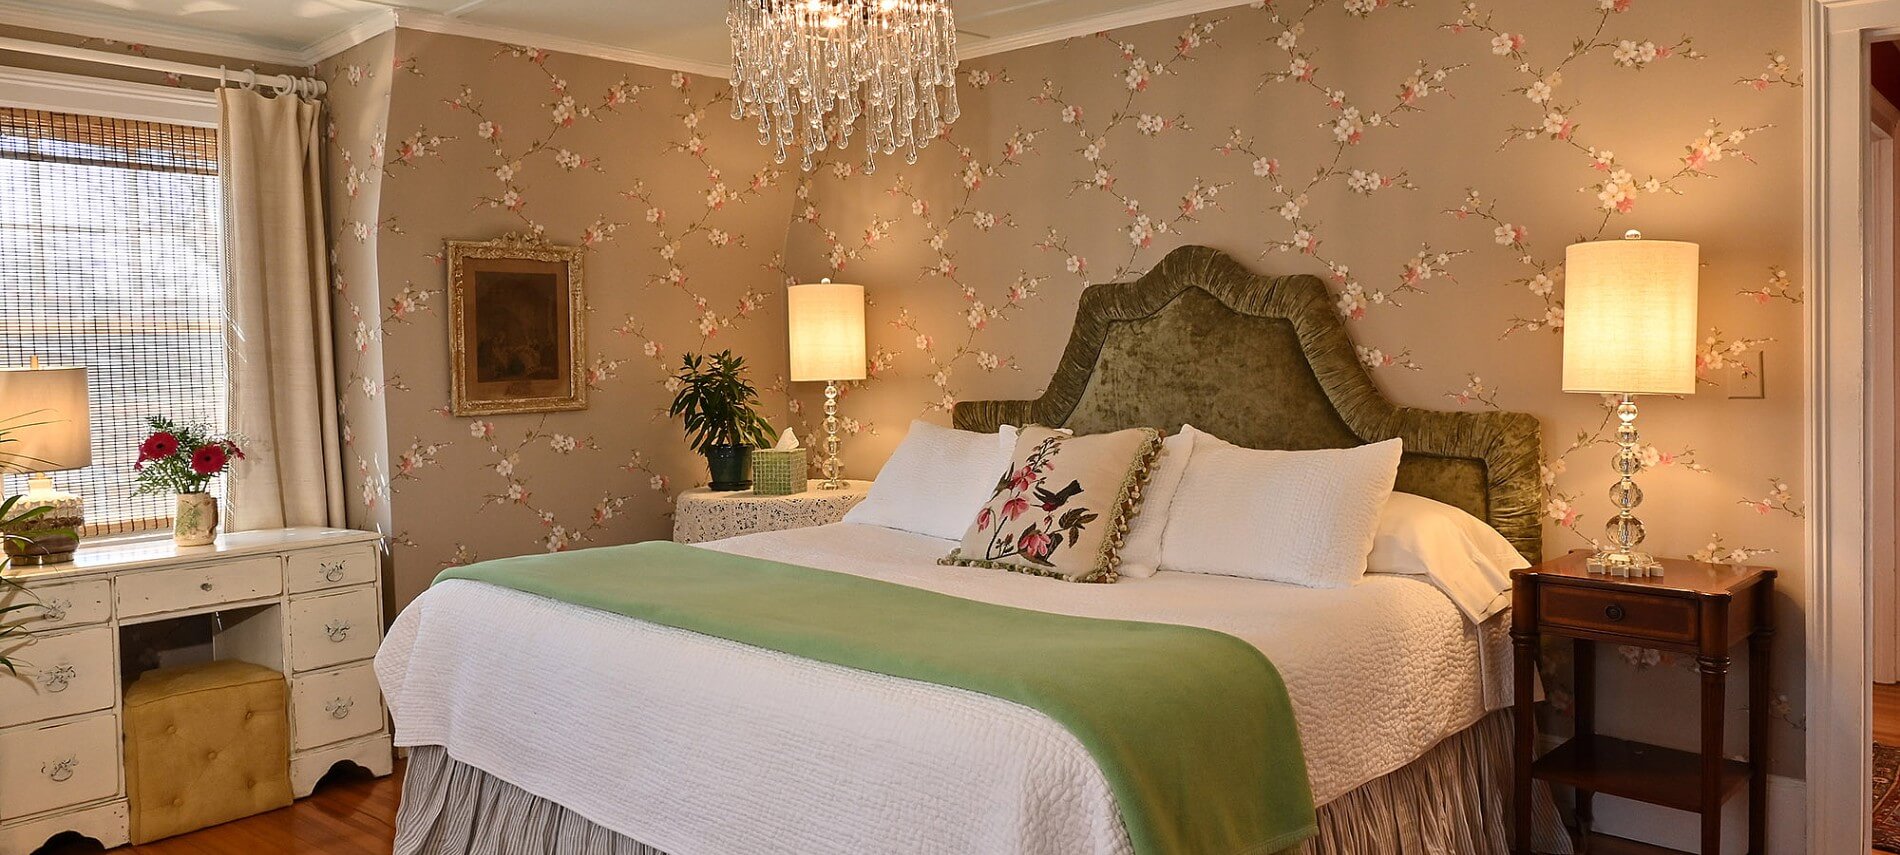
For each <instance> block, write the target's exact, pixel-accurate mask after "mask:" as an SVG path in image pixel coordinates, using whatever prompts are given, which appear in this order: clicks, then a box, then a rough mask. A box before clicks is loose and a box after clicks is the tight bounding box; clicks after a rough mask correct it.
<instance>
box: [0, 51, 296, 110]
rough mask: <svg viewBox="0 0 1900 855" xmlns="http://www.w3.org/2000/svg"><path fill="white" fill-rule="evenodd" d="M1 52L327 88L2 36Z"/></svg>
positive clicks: (283, 90) (289, 88)
mask: <svg viewBox="0 0 1900 855" xmlns="http://www.w3.org/2000/svg"><path fill="white" fill-rule="evenodd" d="M0 51H13V52H16V53H30V54H37V55H39V56H53V57H59V58H61V59H74V60H79V61H81V62H96V63H102V64H104V65H118V66H123V67H126V68H142V69H145V70H147V71H159V72H164V73H166V74H174V75H177V76H179V77H197V78H201V79H205V80H216V81H219V82H221V83H234V84H238V85H241V86H244V87H245V88H247V89H248V88H255V87H258V86H266V87H269V88H272V89H275V90H277V92H278V93H279V94H288V93H292V92H295V93H297V94H299V95H307V96H311V97H315V96H319V95H322V94H323V93H324V90H325V89H326V88H327V87H326V86H325V84H324V82H323V81H321V80H317V79H315V78H312V77H297V76H294V75H289V74H258V73H257V72H256V71H255V70H252V69H244V70H230V69H226V68H224V67H223V66H209V65H193V64H191V63H188V62H173V61H172V60H168V59H153V58H151V57H147V56H138V55H136V54H117V53H107V52H105V51H97V50H87V49H86V48H77V47H67V46H65V45H55V44H47V43H45V42H35V41H28V40H26V39H16V38H8V37H3V36H0Z"/></svg>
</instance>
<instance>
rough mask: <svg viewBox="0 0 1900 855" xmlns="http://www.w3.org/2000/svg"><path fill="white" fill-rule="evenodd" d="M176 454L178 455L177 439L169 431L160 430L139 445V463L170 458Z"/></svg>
mask: <svg viewBox="0 0 1900 855" xmlns="http://www.w3.org/2000/svg"><path fill="white" fill-rule="evenodd" d="M176 453H178V437H175V436H172V435H171V432H170V431H162V430H161V431H159V432H158V433H155V434H152V435H151V436H148V437H146V438H145V441H144V442H142V443H140V444H139V462H140V463H144V462H146V461H148V460H158V459H160V458H164V457H170V456H172V455H173V454H176Z"/></svg>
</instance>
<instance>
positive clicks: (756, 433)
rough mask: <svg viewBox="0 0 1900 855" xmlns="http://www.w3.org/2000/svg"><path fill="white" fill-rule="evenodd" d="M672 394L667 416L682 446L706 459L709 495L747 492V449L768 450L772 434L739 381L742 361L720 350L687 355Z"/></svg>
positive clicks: (749, 389) (755, 396)
mask: <svg viewBox="0 0 1900 855" xmlns="http://www.w3.org/2000/svg"><path fill="white" fill-rule="evenodd" d="M673 382H674V384H676V386H677V390H676V391H675V392H674V395H673V406H672V407H670V408H669V409H668V410H667V415H670V416H678V417H679V418H680V420H681V421H682V422H683V423H684V424H685V426H686V442H687V443H688V444H689V445H691V446H692V447H693V450H694V451H697V452H699V453H700V454H703V455H705V456H706V468H707V470H709V471H710V473H711V474H712V484H711V487H712V489H714V490H744V489H748V488H750V487H751V486H752V478H751V471H752V449H754V448H757V447H760V446H764V445H769V444H771V442H772V441H773V440H774V439H776V438H777V437H778V431H775V430H773V429H772V426H771V425H770V424H769V423H767V422H766V420H765V418H764V417H763V416H761V415H759V413H758V410H756V409H754V407H755V406H756V405H757V404H758V403H759V391H758V390H757V389H755V388H753V386H752V383H751V381H748V380H747V379H745V358H744V357H740V356H734V355H733V354H732V351H730V350H722V351H720V352H718V353H715V354H713V355H711V356H702V355H700V354H697V353H689V354H686V355H685V356H684V357H682V358H681V359H680V370H679V373H678V374H675V375H673Z"/></svg>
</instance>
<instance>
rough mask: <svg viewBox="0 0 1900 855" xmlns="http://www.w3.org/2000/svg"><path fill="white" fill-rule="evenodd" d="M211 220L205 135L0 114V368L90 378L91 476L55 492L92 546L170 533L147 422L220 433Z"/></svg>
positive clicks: (217, 294)
mask: <svg viewBox="0 0 1900 855" xmlns="http://www.w3.org/2000/svg"><path fill="white" fill-rule="evenodd" d="M221 223H222V213H221V210H220V202H219V196H218V152H217V132H216V131H215V130H213V129H209V128H194V127H185V126H181V125H166V124H158V123H153V122H139V121H128V120H122V119H108V118H99V117H92V116H77V115H67V114H61V113H47V112H39V111H32V110H17V109H10V108H0V364H5V365H25V364H27V362H28V360H29V359H31V358H32V357H34V356H38V357H39V358H40V360H41V362H43V363H45V364H48V365H83V366H85V367H86V368H87V369H88V371H89V375H90V381H91V384H92V465H91V466H89V467H87V468H85V469H82V470H78V471H74V472H63V473H54V474H53V480H54V482H55V483H57V484H58V485H59V487H60V488H61V489H65V490H69V491H71V492H74V493H78V494H80V495H81V496H84V497H85V500H86V518H87V530H88V533H90V534H103V533H113V532H126V531H137V530H140V529H146V528H158V527H162V526H166V525H169V524H170V521H171V513H172V505H173V502H172V499H171V497H169V496H162V495H161V496H136V497H135V496H133V495H132V494H133V491H134V490H135V489H136V488H137V486H138V485H137V482H136V481H134V480H133V472H132V464H133V463H134V462H135V461H136V460H137V458H138V445H139V441H140V440H141V439H143V438H144V436H145V432H146V425H145V420H146V418H147V417H148V416H153V415H166V416H170V417H172V418H173V419H176V420H178V421H181V422H187V423H190V422H200V423H204V424H207V425H210V426H212V427H213V428H214V429H216V430H220V431H221V430H224V429H225V423H226V413H227V408H226V404H225V400H226V396H225V356H224V315H225V313H224V279H223V270H222V261H223V238H222V227H221ZM0 406H4V403H3V402H0ZM4 415H11V414H7V413H0V416H4ZM23 480H24V479H23V478H21V477H20V476H9V477H8V478H7V479H6V484H5V486H6V492H8V493H16V492H20V491H22V490H23V489H24V483H23Z"/></svg>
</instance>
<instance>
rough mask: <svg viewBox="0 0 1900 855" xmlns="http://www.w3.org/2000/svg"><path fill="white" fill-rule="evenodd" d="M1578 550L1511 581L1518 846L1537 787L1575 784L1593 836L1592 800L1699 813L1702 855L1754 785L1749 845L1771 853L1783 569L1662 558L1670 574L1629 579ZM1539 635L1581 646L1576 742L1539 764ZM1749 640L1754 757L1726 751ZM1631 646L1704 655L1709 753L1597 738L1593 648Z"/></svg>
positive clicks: (1524, 853)
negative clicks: (1773, 718) (1601, 797)
mask: <svg viewBox="0 0 1900 855" xmlns="http://www.w3.org/2000/svg"><path fill="white" fill-rule="evenodd" d="M1588 556H1589V553H1588V552H1587V551H1581V550H1580V551H1577V552H1572V553H1570V554H1569V555H1565V556H1564V557H1562V558H1558V559H1555V560H1552V561H1546V562H1544V563H1543V564H1539V565H1537V566H1536V567H1532V568H1530V569H1528V570H1518V571H1516V572H1514V573H1512V574H1511V577H1512V582H1513V585H1514V587H1513V590H1512V594H1511V597H1512V605H1511V610H1512V615H1511V639H1512V641H1513V643H1514V645H1515V647H1516V653H1517V675H1516V689H1517V699H1516V714H1517V749H1516V761H1517V779H1516V784H1517V792H1516V795H1517V801H1516V802H1515V811H1516V815H1515V817H1514V818H1513V819H1514V822H1515V831H1516V840H1517V843H1516V851H1517V852H1518V853H1519V854H1520V855H1528V853H1529V852H1530V851H1531V850H1530V839H1531V796H1530V793H1531V781H1532V780H1533V779H1542V780H1545V781H1549V782H1551V783H1553V784H1564V785H1568V786H1572V787H1575V788H1576V789H1577V824H1578V825H1579V826H1581V827H1582V829H1583V831H1584V833H1585V834H1586V835H1587V834H1588V832H1589V826H1590V821H1591V818H1592V815H1591V809H1590V808H1591V806H1590V801H1591V798H1592V796H1594V795H1595V794H1596V793H1609V794H1610V795H1613V796H1620V797H1622V798H1626V799H1634V800H1636V801H1640V802H1648V803H1650V804H1656V805H1663V806H1665V807H1672V808H1675V809H1677V810H1684V811H1690V812H1692V813H1701V814H1702V853H1703V855H1717V853H1719V852H1720V851H1721V848H1722V803H1723V802H1724V801H1726V800H1727V799H1728V797H1729V796H1731V795H1733V794H1734V793H1735V792H1736V791H1737V790H1739V789H1741V787H1742V784H1744V783H1746V784H1748V803H1749V815H1748V848H1749V851H1750V853H1751V855H1765V850H1764V848H1763V846H1764V839H1765V828H1766V826H1765V822H1766V815H1767V810H1766V808H1765V805H1764V802H1765V800H1766V799H1767V786H1768V764H1767V760H1768V660H1769V654H1770V641H1771V639H1772V638H1773V636H1774V624H1773V621H1774V614H1773V597H1774V588H1775V571H1773V570H1770V569H1768V568H1766V567H1737V566H1732V565H1727V564H1703V563H1701V562H1696V561H1678V560H1672V559H1663V560H1662V563H1663V568H1664V569H1663V575H1662V576H1661V577H1651V578H1644V579H1624V578H1617V577H1614V576H1601V575H1592V574H1590V573H1588V572H1587V571H1586V570H1585V569H1584V559H1585V558H1587V557H1588ZM1542 635H1561V636H1565V637H1568V638H1573V639H1576V655H1575V669H1576V677H1575V680H1576V705H1577V727H1576V736H1574V737H1572V738H1571V739H1570V741H1568V742H1565V743H1564V744H1563V745H1561V746H1559V747H1558V748H1557V749H1555V750H1553V751H1551V752H1550V753H1549V754H1546V755H1544V756H1543V757H1541V758H1539V759H1537V760H1536V762H1534V763H1533V762H1532V760H1531V758H1532V756H1533V753H1534V752H1533V745H1534V742H1533V740H1534V738H1535V728H1534V727H1533V721H1534V715H1533V709H1532V706H1533V705H1532V701H1531V696H1532V675H1533V674H1534V673H1535V669H1536V667H1537V651H1538V640H1539V637H1540V636H1542ZM1744 639H1746V640H1747V641H1748V643H1749V655H1748V662H1749V669H1748V670H1749V674H1748V698H1749V700H1748V762H1746V763H1744V762H1740V761H1736V760H1729V759H1726V758H1724V757H1723V756H1722V720H1723V704H1724V700H1723V697H1724V690H1725V689H1726V685H1727V681H1728V670H1729V651H1730V650H1731V649H1733V648H1734V647H1735V645H1737V644H1739V643H1741V642H1742V641H1743V640H1744ZM1599 641H1601V642H1608V643H1611V644H1633V645H1637V646H1640V647H1648V648H1654V649H1657V650H1669V651H1674V652H1677V653H1685V654H1689V655H1692V656H1694V657H1696V664H1697V668H1698V670H1700V671H1701V673H1702V750H1701V752H1700V753H1691V752H1688V751H1678V750H1675V749H1672V748H1662V747H1659V746H1654V745H1645V744H1643V743H1640V742H1631V741H1628V740H1623V739H1613V738H1610V737H1607V736H1599V735H1597V733H1596V675H1595V665H1596V643H1597V642H1599Z"/></svg>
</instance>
